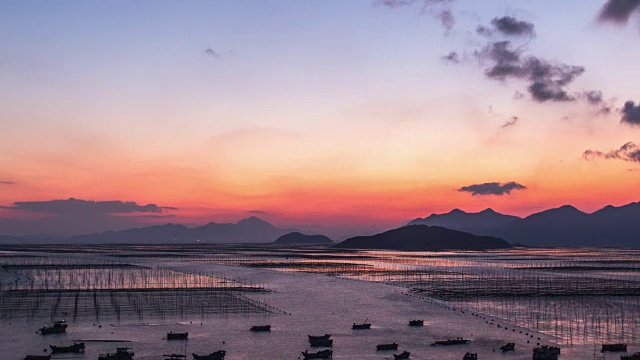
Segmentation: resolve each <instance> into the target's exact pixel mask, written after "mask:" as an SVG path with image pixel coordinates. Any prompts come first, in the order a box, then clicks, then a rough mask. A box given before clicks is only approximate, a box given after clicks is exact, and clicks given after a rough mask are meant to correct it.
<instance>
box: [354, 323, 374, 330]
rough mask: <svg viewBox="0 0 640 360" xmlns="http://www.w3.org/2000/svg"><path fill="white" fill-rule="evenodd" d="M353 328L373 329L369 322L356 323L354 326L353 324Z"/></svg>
mask: <svg viewBox="0 0 640 360" xmlns="http://www.w3.org/2000/svg"><path fill="white" fill-rule="evenodd" d="M351 328H352V329H353V330H366V329H371V324H367V323H364V324H356V323H354V324H353V326H351Z"/></svg>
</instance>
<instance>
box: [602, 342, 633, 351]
mask: <svg viewBox="0 0 640 360" xmlns="http://www.w3.org/2000/svg"><path fill="white" fill-rule="evenodd" d="M605 351H610V352H627V344H602V349H601V350H600V352H605Z"/></svg>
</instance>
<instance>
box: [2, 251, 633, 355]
mask: <svg viewBox="0 0 640 360" xmlns="http://www.w3.org/2000/svg"><path fill="white" fill-rule="evenodd" d="M639 276H640V251H636V250H629V249H604V250H603V249H597V250H592V249H560V248H554V249H541V248H538V249H531V248H515V249H509V250H500V251H487V252H412V253H409V252H388V251H351V250H335V249H331V248H323V247H287V248H283V247H274V246H267V245H197V246H185V245H175V246H171V245H163V246H126V245H122V246H80V247H78V246H75V247H69V246H40V247H28V246H13V247H9V246H7V247H3V248H2V249H0V323H1V324H2V327H0V329H1V330H0V331H1V332H2V333H1V335H2V338H3V341H2V343H1V344H0V354H1V355H0V357H1V358H2V359H22V358H24V356H25V355H27V354H33V355H44V354H48V353H49V351H47V352H45V350H46V349H48V348H49V345H64V344H69V343H73V342H80V341H83V342H85V343H86V351H85V353H84V354H81V355H71V356H67V355H65V356H62V357H60V356H57V355H54V356H53V358H54V359H55V358H74V359H75V358H77V359H97V357H98V354H100V353H105V352H110V351H113V350H115V347H117V346H127V347H131V348H132V349H133V351H134V352H135V353H136V355H135V359H161V358H162V355H163V354H184V355H187V356H188V358H191V357H192V356H191V354H192V353H196V354H209V353H211V352H214V351H217V350H225V351H226V354H227V355H226V359H273V358H278V359H298V358H299V357H301V356H300V355H301V354H300V352H301V351H304V350H310V351H315V350H319V349H318V348H316V349H311V348H310V347H309V343H308V341H307V335H322V334H325V333H330V334H332V339H334V344H333V347H332V350H333V352H334V355H333V357H334V358H343V359H354V358H379V359H384V358H393V356H392V354H393V353H394V352H393V351H376V345H378V344H384V343H392V342H395V343H397V344H399V347H398V351H396V352H395V353H396V354H397V353H400V352H402V351H409V352H411V358H412V359H445V360H447V359H462V357H463V356H464V354H465V353H466V352H473V353H478V358H479V359H501V358H509V359H531V353H532V349H533V348H534V347H536V346H537V345H538V344H540V345H553V346H559V347H561V348H562V354H561V356H560V358H561V359H593V358H597V359H603V358H604V359H619V354H613V353H605V354H601V353H600V348H601V345H602V344H603V343H617V342H623V343H627V344H628V345H629V346H628V351H629V352H635V351H640V339H639V337H640V297H639V295H640V277H639ZM414 319H422V320H424V326H423V327H409V326H408V322H409V321H410V320H414ZM58 320H65V321H66V322H67V323H68V329H67V331H66V332H65V333H62V334H54V335H46V336H43V335H40V334H37V333H36V330H37V329H39V328H41V327H42V326H45V325H48V324H50V323H52V322H54V321H58ZM362 322H369V323H371V324H372V326H371V329H370V330H352V329H351V326H352V324H353V323H362ZM266 324H269V325H271V329H272V330H271V331H270V332H265V333H255V332H251V331H249V328H250V327H251V326H254V325H266ZM168 332H188V333H189V338H188V340H186V341H168V340H166V339H165V338H166V334H167V333H168ZM457 337H463V338H465V339H469V340H471V341H470V343H469V344H466V345H457V346H446V347H432V346H431V343H433V342H434V341H438V340H447V339H455V338H457ZM508 342H514V343H516V350H515V351H514V352H509V353H505V354H502V353H501V352H500V350H499V347H500V346H502V345H504V344H506V343H508Z"/></svg>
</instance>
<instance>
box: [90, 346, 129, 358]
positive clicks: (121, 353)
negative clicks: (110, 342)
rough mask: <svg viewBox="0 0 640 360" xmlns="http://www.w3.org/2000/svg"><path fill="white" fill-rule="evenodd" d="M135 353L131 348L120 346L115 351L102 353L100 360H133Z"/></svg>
mask: <svg viewBox="0 0 640 360" xmlns="http://www.w3.org/2000/svg"><path fill="white" fill-rule="evenodd" d="M133 355H134V354H133V351H131V348H128V347H119V348H116V352H114V353H107V354H100V355H99V356H98V360H131V359H133Z"/></svg>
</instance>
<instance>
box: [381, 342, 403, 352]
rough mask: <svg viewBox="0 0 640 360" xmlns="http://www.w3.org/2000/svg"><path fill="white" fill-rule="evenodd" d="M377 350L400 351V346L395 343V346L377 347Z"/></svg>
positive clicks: (384, 345) (382, 345)
mask: <svg viewBox="0 0 640 360" xmlns="http://www.w3.org/2000/svg"><path fill="white" fill-rule="evenodd" d="M376 350H378V351H380V350H398V344H396V343H393V344H380V345H376Z"/></svg>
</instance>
